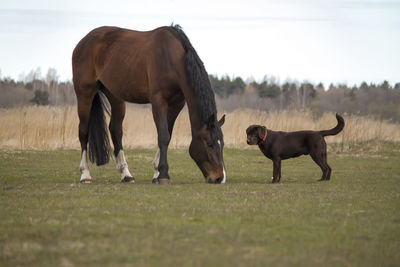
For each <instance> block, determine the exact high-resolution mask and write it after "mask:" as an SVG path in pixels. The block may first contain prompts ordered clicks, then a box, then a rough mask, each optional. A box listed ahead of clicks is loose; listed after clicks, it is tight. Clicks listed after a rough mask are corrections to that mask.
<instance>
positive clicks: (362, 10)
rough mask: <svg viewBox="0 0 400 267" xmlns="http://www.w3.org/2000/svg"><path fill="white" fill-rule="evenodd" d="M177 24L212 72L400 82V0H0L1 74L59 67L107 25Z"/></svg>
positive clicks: (63, 76)
mask: <svg viewBox="0 0 400 267" xmlns="http://www.w3.org/2000/svg"><path fill="white" fill-rule="evenodd" d="M172 22H174V23H177V24H180V25H181V26H182V27H183V29H184V31H185V32H186V34H187V35H188V37H189V38H190V40H191V42H192V44H193V46H194V47H195V48H196V50H197V52H198V54H199V56H200V57H201V59H202V60H203V62H204V64H205V66H206V69H207V71H208V73H209V74H216V75H218V76H222V75H229V76H241V77H242V78H243V79H247V78H249V77H253V78H254V79H256V80H261V79H262V78H263V77H264V76H265V75H267V76H275V77H276V78H278V79H279V80H280V81H281V82H284V81H285V80H287V79H291V80H298V81H304V80H307V81H310V82H313V83H318V82H323V83H324V84H325V85H326V86H327V85H329V84H330V83H331V82H333V83H347V84H348V85H353V84H359V83H360V82H362V81H366V82H368V83H369V82H375V83H380V82H382V81H383V80H388V81H389V82H390V83H391V84H394V83H396V82H400V52H399V51H400V0H397V1H368V0H364V1H361V0H360V1H348V0H276V1H275V0H264V1H251V0H248V1H243V0H240V1H235V0H229V1H226V0H222V1H216V0H214V1H208V0H202V1H189V0H185V1H183V0H166V1H150V0H148V1H133V0H131V1H122V0H112V1H110V0H96V1H83V0H80V1H78V0H68V1H67V0H65V1H56V0H35V1H27V0H2V1H1V2H0V70H1V75H2V77H6V76H10V77H11V78H13V79H18V78H19V77H22V76H23V75H21V74H27V73H29V71H30V70H32V69H36V68H37V67H40V68H41V71H42V75H43V76H45V75H46V72H47V70H48V68H55V69H57V71H58V74H59V75H60V80H67V79H71V78H72V71H71V54H72V50H73V49H74V47H75V45H76V44H77V43H78V42H79V40H80V39H81V38H82V37H84V36H85V34H86V33H88V32H89V31H90V30H92V29H93V28H95V27H98V26H103V25H113V26H120V27H125V28H130V29H135V30H151V29H153V28H156V27H158V26H164V25H169V24H171V23H172Z"/></svg>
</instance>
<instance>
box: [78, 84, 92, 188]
mask: <svg viewBox="0 0 400 267" xmlns="http://www.w3.org/2000/svg"><path fill="white" fill-rule="evenodd" d="M75 91H76V95H77V102H78V117H79V142H80V144H81V152H82V153H81V163H80V165H79V169H80V172H81V178H80V182H81V183H91V181H92V177H91V176H90V171H89V164H88V154H87V144H88V129H89V117H90V110H91V108H92V102H93V98H94V96H95V94H96V91H97V88H96V84H93V85H88V86H85V87H82V88H80V90H79V89H78V88H77V86H76V88H75Z"/></svg>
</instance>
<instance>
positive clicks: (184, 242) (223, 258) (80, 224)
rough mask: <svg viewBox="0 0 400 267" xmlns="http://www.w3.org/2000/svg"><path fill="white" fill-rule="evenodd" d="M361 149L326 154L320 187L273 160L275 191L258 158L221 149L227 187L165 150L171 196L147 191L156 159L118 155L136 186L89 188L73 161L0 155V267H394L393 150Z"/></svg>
mask: <svg viewBox="0 0 400 267" xmlns="http://www.w3.org/2000/svg"><path fill="white" fill-rule="evenodd" d="M362 147H363V145H360V146H359V147H358V148H357V151H353V152H337V151H340V149H337V148H335V147H332V146H331V145H330V152H329V156H328V158H329V163H330V165H331V167H332V169H333V171H332V180H331V181H329V182H317V179H319V178H320V175H321V173H320V170H319V168H318V167H317V166H316V165H315V164H314V162H313V161H312V160H311V159H310V158H309V157H300V158H297V159H291V160H286V161H283V164H282V182H281V183H280V184H277V185H276V184H270V177H271V174H272V163H271V162H270V161H269V160H267V159H266V158H264V157H263V156H262V155H261V153H260V151H258V150H254V149H225V150H224V158H225V164H226V169H227V175H228V177H227V184H225V185H207V184H205V183H204V180H203V178H201V173H200V171H199V170H198V168H197V167H196V166H195V164H194V162H193V161H192V160H191V159H190V157H189V155H188V152H187V150H186V149H177V150H170V151H169V162H170V175H171V178H172V182H173V184H172V185H170V186H157V185H153V184H151V178H152V166H151V160H152V159H153V156H154V153H155V150H154V149H147V150H128V151H126V155H127V160H128V164H129V165H130V169H131V171H132V173H134V175H135V177H136V180H137V183H136V184H121V183H119V175H118V173H117V171H116V169H115V164H114V162H111V163H110V164H108V165H106V166H104V167H95V166H92V168H91V173H92V176H93V178H94V182H93V183H92V184H90V185H81V184H79V183H78V181H79V169H78V165H79V160H80V155H79V154H80V153H79V151H77V150H55V151H4V150H3V151H0V184H1V187H0V207H1V209H0V218H1V219H0V229H1V230H0V266H104V265H105V266H156V265H157V266H399V265H400V164H399V161H400V144H399V143H397V144H396V143H383V144H382V145H381V146H380V149H379V151H375V152H363V149H362ZM346 151H347V150H346Z"/></svg>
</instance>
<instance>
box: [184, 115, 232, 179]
mask: <svg viewBox="0 0 400 267" xmlns="http://www.w3.org/2000/svg"><path fill="white" fill-rule="evenodd" d="M224 122H225V115H224V116H222V118H221V119H220V120H219V121H218V122H217V119H216V116H211V118H210V119H209V121H208V123H207V124H206V125H204V126H203V127H202V128H201V130H200V131H199V132H196V133H194V135H193V139H192V143H191V144H190V147H189V153H190V156H191V157H192V159H193V160H194V161H195V162H196V164H197V166H199V168H200V170H201V172H202V173H203V175H204V178H205V179H206V183H212V184H220V183H225V180H226V173H225V165H224V159H223V155H222V150H223V148H224V139H223V135H222V131H221V126H222V125H223V124H224Z"/></svg>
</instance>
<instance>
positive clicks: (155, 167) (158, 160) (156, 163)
mask: <svg viewBox="0 0 400 267" xmlns="http://www.w3.org/2000/svg"><path fill="white" fill-rule="evenodd" d="M159 163H160V149H157V152H156V155H155V156H154V159H153V168H154V175H153V180H152V183H153V184H157V183H158V179H157V178H158V175H159V174H160V172H159V171H158V164H159Z"/></svg>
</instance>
